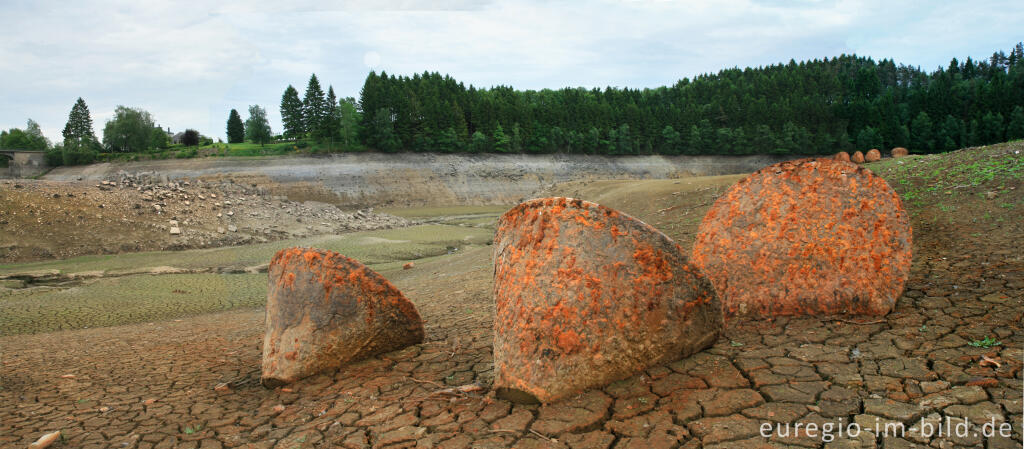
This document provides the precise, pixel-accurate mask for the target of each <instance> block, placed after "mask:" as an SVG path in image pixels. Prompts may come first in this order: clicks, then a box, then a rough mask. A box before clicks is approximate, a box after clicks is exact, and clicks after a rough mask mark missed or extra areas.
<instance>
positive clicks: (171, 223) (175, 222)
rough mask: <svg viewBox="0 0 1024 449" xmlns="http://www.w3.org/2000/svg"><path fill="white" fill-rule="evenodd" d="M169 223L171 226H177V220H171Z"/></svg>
mask: <svg viewBox="0 0 1024 449" xmlns="http://www.w3.org/2000/svg"><path fill="white" fill-rule="evenodd" d="M170 225H171V226H177V225H178V220H171V222H170Z"/></svg>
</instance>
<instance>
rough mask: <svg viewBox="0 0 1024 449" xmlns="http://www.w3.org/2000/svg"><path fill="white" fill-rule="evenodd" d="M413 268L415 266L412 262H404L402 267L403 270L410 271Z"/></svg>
mask: <svg viewBox="0 0 1024 449" xmlns="http://www.w3.org/2000/svg"><path fill="white" fill-rule="evenodd" d="M415 266H416V264H415V263H413V262H406V263H405V265H402V269H403V270H411V269H412V267H415Z"/></svg>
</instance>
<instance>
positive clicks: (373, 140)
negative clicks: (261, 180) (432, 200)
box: [0, 43, 1024, 165]
mask: <svg viewBox="0 0 1024 449" xmlns="http://www.w3.org/2000/svg"><path fill="white" fill-rule="evenodd" d="M114 112H115V113H114V118H112V119H111V120H109V121H107V122H106V123H105V125H104V128H103V138H102V139H98V138H97V137H96V135H95V133H94V131H93V124H92V119H91V117H90V114H89V109H88V106H86V104H85V101H84V100H82V99H81V98H79V99H78V100H77V101H76V102H75V104H74V105H73V106H72V108H71V112H70V113H69V115H68V121H67V125H66V126H65V128H64V131H63V133H62V134H63V138H64V139H63V141H61V142H58V143H57V144H55V145H51V144H50V142H49V140H47V139H46V138H45V137H44V136H43V135H42V132H41V131H40V129H39V125H38V124H37V123H36V122H35V121H33V120H31V119H29V120H28V123H27V124H26V127H25V129H18V128H13V129H10V130H7V131H2V132H0V148H16V149H29V150H32V149H36V150H44V149H45V150H48V154H47V158H48V160H49V161H50V163H51V164H53V165H60V164H81V163H89V162H92V161H93V160H94V159H95V157H96V155H97V154H98V153H100V152H122V153H130V152H144V151H153V150H156V151H162V150H164V149H166V148H168V147H169V145H170V144H171V142H170V139H171V135H170V133H169V131H167V130H164V129H162V128H161V127H160V126H158V125H156V124H155V122H154V119H153V117H152V116H151V114H150V113H149V112H147V111H145V110H142V109H140V108H129V107H125V106H118V107H117V108H116V110H115V111H114ZM248 112H249V117H248V118H247V119H246V120H245V121H244V122H243V121H242V118H241V115H240V114H239V113H238V111H237V110H235V109H232V110H231V111H230V113H229V114H228V120H227V129H226V131H227V132H226V134H227V138H228V142H229V143H239V142H243V141H250V142H254V143H259V144H265V143H268V142H271V141H273V140H274V139H277V138H280V139H286V140H293V139H295V140H298V139H312V140H315V141H319V142H325V143H327V142H329V146H328V147H327V148H330V149H332V150H338V151H353V150H371V151H384V152H396V151H415V152H470V153H487V152H496V153H554V152H564V153H579V154H608V155H628V154H668V155H676V154H688V155H698V154H724V155H744V154H792V155H802V154H806V155H812V154H828V153H833V152H836V151H850V150H867V149H870V148H880V149H887V148H892V147H897V146H902V147H908V148H910V149H911V151H913V152H917V153H930V152H940V151H949V150H953V149H957V148H962V147H967V146H974V145H984V144H990V143H996V142H1001V141H1004V140H1012V139H1020V138H1024V45H1022V44H1021V43H1018V44H1017V45H1016V46H1015V47H1014V48H1013V49H1012V50H1011V51H1010V53H1009V55H1007V54H1006V53H1004V52H1003V51H998V52H995V53H993V54H992V56H991V57H990V58H988V59H987V60H981V61H975V60H973V59H971V58H967V59H966V60H965V61H963V62H960V61H958V60H957V59H955V58H954V59H953V60H952V61H951V62H950V63H949V65H948V66H947V67H941V68H938V69H937V70H934V71H932V72H930V73H929V72H925V71H922V70H921V69H919V68H915V67H911V66H906V65H903V64H900V65H897V64H896V63H895V62H894V61H892V60H888V59H883V60H881V61H878V62H876V61H874V60H873V59H871V58H865V57H858V56H856V55H841V56H839V57H835V58H831V59H829V58H825V59H820V60H819V59H815V60H811V61H804V62H800V63H797V62H795V61H792V60H791V61H789V63H786V64H776V65H770V66H767V67H757V68H746V69H742V70H741V69H739V68H732V69H726V70H722V71H719V72H718V73H716V74H703V75H700V76H697V77H695V78H693V79H692V80H691V79H689V78H683V79H682V80H680V81H678V82H676V83H675V84H674V85H672V86H662V87H657V88H649V89H630V88H613V87H606V88H604V89H597V88H594V89H585V88H563V89H559V90H551V89H544V90H539V91H534V90H526V91H519V90H515V89H513V88H512V87H510V86H496V87H491V88H476V87H474V86H472V85H470V86H468V87H467V86H466V85H465V84H464V83H462V82H459V81H457V80H455V79H454V78H452V77H451V76H448V75H444V76H442V75H441V74H439V73H436V72H435V73H430V72H425V73H422V74H415V75H413V76H411V77H410V76H395V75H389V74H387V73H385V72H381V73H379V74H378V73H376V72H372V71H371V72H370V73H369V74H368V75H367V77H366V80H365V82H364V84H363V87H362V90H361V91H360V98H359V99H358V101H357V100H356V99H355V98H352V97H346V98H339V97H338V96H337V95H336V94H335V92H334V88H333V87H331V86H328V88H327V91H326V92H325V91H324V90H323V88H322V86H321V84H320V80H319V79H318V78H317V76H316V75H315V74H314V75H312V76H311V77H310V79H309V81H308V83H307V85H306V89H305V92H304V94H303V95H302V96H301V97H300V95H299V91H298V90H297V89H296V88H295V87H293V86H291V85H289V86H288V87H287V88H286V89H285V91H284V94H283V95H282V97H281V104H280V112H281V118H282V125H283V130H282V135H280V136H275V135H274V134H273V132H272V130H271V128H270V125H269V121H268V119H267V114H266V110H265V109H263V107H261V106H259V105H251V106H249V108H248ZM180 137H181V142H180V143H182V144H183V145H185V146H195V145H200V144H203V143H212V139H210V138H207V137H204V136H202V135H200V134H199V133H198V132H197V131H195V130H193V129H188V130H186V131H185V132H184V133H183V135H182V136H180Z"/></svg>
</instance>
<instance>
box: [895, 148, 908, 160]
mask: <svg viewBox="0 0 1024 449" xmlns="http://www.w3.org/2000/svg"><path fill="white" fill-rule="evenodd" d="M891 154H892V157H893V158H898V157H906V156H909V155H910V151H908V150H907V149H906V148H903V147H896V148H893V149H892V153H891Z"/></svg>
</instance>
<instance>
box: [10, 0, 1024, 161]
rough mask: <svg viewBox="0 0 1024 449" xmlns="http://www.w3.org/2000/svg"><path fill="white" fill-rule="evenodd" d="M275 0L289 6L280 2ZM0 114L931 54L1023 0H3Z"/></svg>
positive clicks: (982, 43)
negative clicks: (447, 79) (387, 78)
mask: <svg viewBox="0 0 1024 449" xmlns="http://www.w3.org/2000/svg"><path fill="white" fill-rule="evenodd" d="M285 3H287V4H285ZM0 16H2V17H4V18H5V19H6V20H5V21H4V22H5V26H4V27H0V128H2V129H9V128H14V127H17V128H24V127H25V122H26V120H27V119H29V118H31V119H34V120H35V121H37V122H39V124H40V125H41V127H42V129H43V133H44V135H46V137H48V138H49V139H51V140H52V141H55V142H56V141H59V140H60V139H61V135H60V133H61V130H62V129H63V128H64V124H65V122H66V121H67V117H68V113H69V112H70V110H71V106H72V105H73V104H74V102H75V100H76V99H77V98H78V97H82V98H83V99H84V100H85V102H86V104H88V106H89V110H90V111H91V113H92V118H93V125H94V129H95V131H96V135H97V136H98V137H100V138H102V130H103V125H104V123H106V121H107V120H109V119H110V118H111V117H112V116H113V112H114V109H115V108H116V107H117V106H118V105H124V106H128V107H138V108H142V109H145V110H146V111H149V112H150V113H151V114H152V116H153V118H154V119H155V120H156V122H157V123H158V124H159V125H160V126H163V127H165V128H167V127H169V128H170V129H171V130H172V131H174V132H177V131H183V130H184V129H186V128H194V129H197V130H199V131H200V132H201V133H203V134H204V135H208V136H211V137H214V138H218V137H219V138H222V139H223V138H225V123H226V121H227V117H228V113H229V112H230V110H231V109H233V108H234V109H238V111H239V112H240V113H241V114H242V117H243V119H244V118H245V117H247V115H248V111H247V108H248V105H252V104H258V105H261V106H263V107H264V108H265V109H266V110H267V113H268V117H269V119H270V124H271V128H272V129H273V130H274V132H275V133H276V132H280V131H281V121H280V112H279V107H280V102H281V94H282V93H283V92H284V89H285V88H286V87H287V86H288V85H289V84H291V85H293V86H295V88H296V89H298V90H299V92H300V95H301V94H302V93H303V92H304V91H305V86H306V83H307V82H308V80H309V76H310V74H312V73H316V75H317V77H318V78H319V79H320V82H321V83H322V84H323V85H324V89H325V90H326V87H327V85H333V86H334V89H335V92H336V93H337V94H338V95H339V96H340V97H349V96H351V97H356V98H358V96H359V90H360V88H361V87H362V84H363V81H364V80H365V79H366V75H367V73H368V72H369V71H370V70H376V71H378V72H379V71H381V70H384V71H386V72H387V73H389V74H402V75H412V74H414V73H422V72H424V71H431V72H434V71H437V72H441V73H442V74H449V75H451V76H453V77H454V78H456V79H458V80H460V81H463V82H465V83H466V84H467V85H469V84H473V85H475V86H477V87H490V86H494V85H511V86H513V87H515V88H517V89H543V88H553V89H557V88H561V87H567V86H583V87H604V86H618V87H631V88H644V87H657V86H662V85H671V84H673V83H675V82H676V81H677V80H679V79H681V78H684V77H690V78H692V77H693V76H695V75H699V74H702V73H713V72H717V71H718V70H721V69H725V68H731V67H741V68H742V67H747V66H751V67H756V66H761V65H769V64H774V63H780V62H788V61H789V60H790V59H795V60H797V61H801V60H806V59H815V58H819V59H820V58H824V57H833V56H838V55H840V54H844V53H845V54H851V53H855V54H857V55H861V56H870V57H872V58H875V59H876V60H878V59H883V58H886V59H894V60H895V61H896V63H897V64H899V63H903V64H907V65H912V66H918V67H921V68H923V69H926V70H929V71H931V70H934V69H935V68H937V67H939V66H943V67H944V66H946V65H948V64H949V61H950V59H951V58H953V57H956V58H958V59H960V60H961V61H962V60H964V59H965V58H966V57H968V56H970V57H972V58H975V59H986V58H988V57H989V56H991V55H992V53H993V52H994V51H998V50H1003V51H1005V52H1009V50H1010V49H1011V48H1012V47H1013V45H1015V44H1016V43H1017V42H1020V41H1022V40H1024V27H1022V26H1021V24H1022V23H1024V5H1022V4H1021V3H1020V0H1010V1H984V0H978V1H972V2H952V1H951V2H942V1H928V2H900V1H892V0H890V1H875V0H836V1H827V0H820V1H819V0H791V1H786V0H717V1H674V0H614V1H613V0H595V1H531V0H515V1H502V0H493V1H490V0H437V1H412V0H377V1H334V2H331V1H306V0H297V1H291V2H282V1H280V0H268V1H264V0H255V1H240V2H234V1H231V0H225V1H217V2H208V1H179V2H162V1H144V2H140V1H137V0H131V1H108V0H78V1H74V2H64V1H50V0H27V1H20V0H0Z"/></svg>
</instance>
